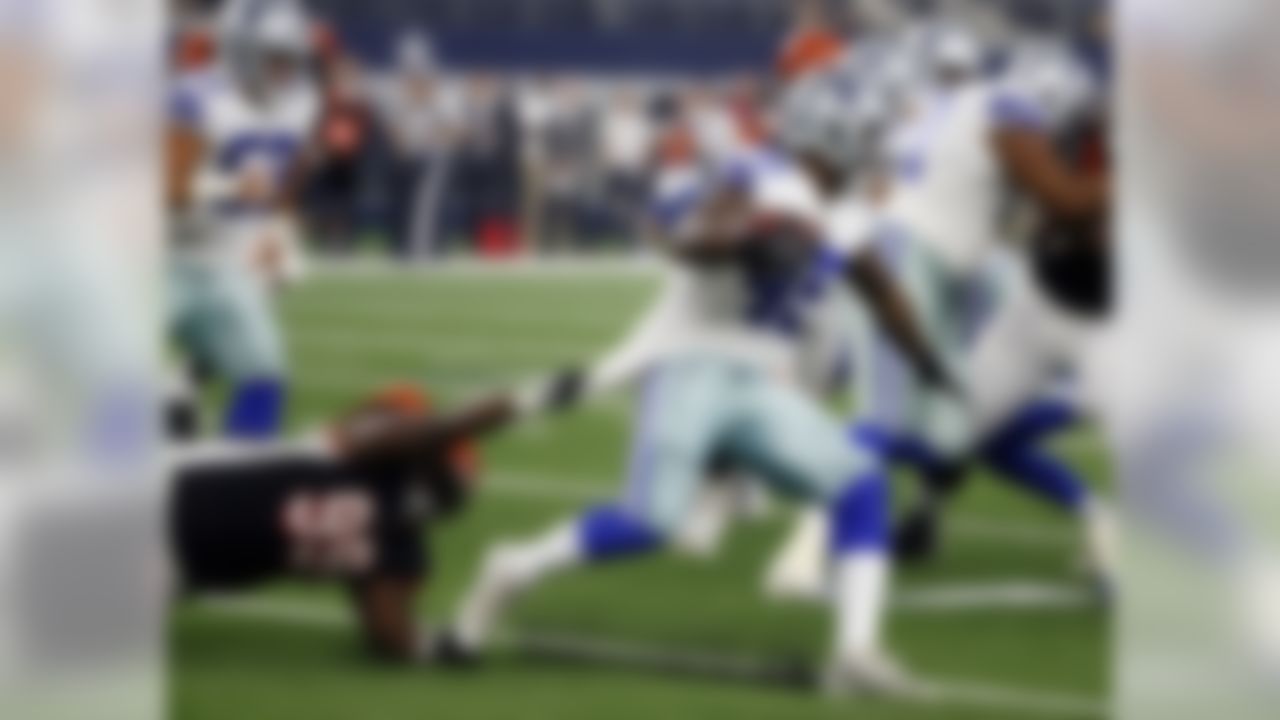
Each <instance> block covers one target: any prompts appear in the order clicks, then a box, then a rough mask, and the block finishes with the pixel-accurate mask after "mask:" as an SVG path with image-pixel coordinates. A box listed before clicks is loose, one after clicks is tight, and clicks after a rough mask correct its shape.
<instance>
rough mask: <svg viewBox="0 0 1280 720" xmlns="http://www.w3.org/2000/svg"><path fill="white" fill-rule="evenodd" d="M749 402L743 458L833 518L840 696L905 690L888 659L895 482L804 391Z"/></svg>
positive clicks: (767, 387)
mask: <svg viewBox="0 0 1280 720" xmlns="http://www.w3.org/2000/svg"><path fill="white" fill-rule="evenodd" d="M741 397H742V401H743V402H744V403H745V404H746V405H747V410H746V412H747V414H748V420H749V422H747V423H745V424H743V425H741V426H740V427H739V428H738V429H737V430H736V432H735V433H734V436H733V439H732V443H733V447H735V449H736V450H737V452H738V454H739V456H740V457H743V458H744V459H745V460H746V461H747V462H750V463H751V464H752V466H753V467H755V468H756V469H758V470H759V472H761V474H762V476H763V477H766V478H768V479H769V480H770V481H771V482H773V483H775V484H776V485H777V486H778V487H779V489H780V490H782V491H783V492H784V493H788V494H791V495H793V496H798V497H801V498H805V499H808V500H809V501H810V502H813V503H816V504H820V505H822V506H825V507H826V509H827V513H828V514H829V518H830V519H829V523H830V534H829V537H828V544H827V548H828V552H829V555H828V562H829V563H830V575H829V577H830V585H831V595H832V601H833V605H834V607H833V610H834V613H835V618H836V632H835V637H834V643H833V645H834V647H833V652H832V658H833V664H832V680H833V682H834V683H835V685H836V686H837V687H838V688H840V689H858V690H880V691H896V690H901V689H903V688H904V686H905V685H906V681H905V678H904V676H903V675H902V674H901V673H900V672H899V671H898V670H897V669H896V668H895V667H894V666H893V663H892V662H889V661H888V660H887V658H886V655H885V653H884V652H883V649H882V640H883V638H882V630H883V626H884V622H885V617H886V614H887V611H888V596H889V585H890V575H891V565H890V557H889V522H888V520H889V502H888V501H889V497H888V479H887V477H886V476H885V474H884V472H883V470H882V468H881V467H880V466H879V464H878V463H877V462H876V461H875V459H874V458H873V457H872V456H871V455H870V454H869V453H866V452H864V451H863V450H862V449H861V448H860V447H859V446H857V445H855V444H854V443H852V442H850V441H849V440H848V438H847V437H846V435H845V433H844V432H843V430H842V428H841V427H840V423H839V422H837V421H836V420H835V418H833V417H831V416H830V415H829V414H827V413H826V412H825V411H824V410H823V409H822V408H821V407H820V406H818V404H817V403H816V402H814V401H813V400H811V399H810V398H809V397H807V396H805V395H803V394H802V393H801V392H800V391H799V390H798V389H796V388H794V387H790V386H784V385H781V384H779V383H775V382H770V381H767V380H765V379H763V378H759V379H758V380H757V382H755V383H753V384H752V385H751V386H749V387H748V388H745V389H744V391H743V392H742V393H741Z"/></svg>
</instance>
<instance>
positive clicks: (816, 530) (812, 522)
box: [764, 510, 831, 603]
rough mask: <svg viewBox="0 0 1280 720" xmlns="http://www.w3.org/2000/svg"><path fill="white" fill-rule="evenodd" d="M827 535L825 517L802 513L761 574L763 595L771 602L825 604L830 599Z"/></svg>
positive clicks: (808, 512)
mask: <svg viewBox="0 0 1280 720" xmlns="http://www.w3.org/2000/svg"><path fill="white" fill-rule="evenodd" d="M827 535H828V529H827V520H826V516H825V515H823V514H822V513H819V512H813V511H808V510H806V511H802V512H801V514H800V515H799V516H798V517H797V518H796V521H795V524H794V526H793V527H792V530H791V534H790V535H789V536H788V537H787V539H786V541H785V543H784V544H783V546H782V549H781V550H780V551H779V552H778V554H777V555H776V556H775V557H774V559H773V561H772V562H771V563H770V564H769V569H768V572H766V573H765V576H764V593H765V596H766V597H769V598H772V599H774V600H794V601H799V602H813V603H825V602H827V601H828V600H829V599H830V597H831V590H830V585H829V571H830V566H829V565H828V557H827Z"/></svg>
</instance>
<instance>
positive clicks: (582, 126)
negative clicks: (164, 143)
mask: <svg viewBox="0 0 1280 720" xmlns="http://www.w3.org/2000/svg"><path fill="white" fill-rule="evenodd" d="M798 22H799V23H800V24H801V25H804V24H805V23H810V24H815V26H816V19H815V18H814V17H811V16H808V15H806V13H798ZM201 28H202V26H201V24H200V23H199V22H197V21H193V22H190V23H186V24H185V25H184V26H182V30H181V31H180V34H179V37H178V38H176V41H175V44H174V46H175V56H176V64H177V66H178V70H179V72H188V71H195V70H198V69H199V68H201V67H202V66H204V65H207V64H208V63H210V62H213V57H214V54H215V53H214V50H213V49H212V47H211V42H210V41H208V40H207V39H206V37H207V36H206V34H205V33H203V32H201ZM317 28H318V29H317V31H316V38H315V44H316V48H317V52H316V57H317V77H318V81H319V89H318V92H319V93H320V94H321V96H322V98H323V103H322V104H323V108H324V110H323V115H322V120H321V122H320V125H319V127H318V129H317V135H316V139H315V153H316V158H315V162H314V163H313V164H312V172H311V173H310V176H309V177H308V179H307V182H306V187H305V189H304V191H303V193H302V197H301V210H302V216H303V219H304V222H305V224H306V225H307V228H306V229H307V235H308V237H309V238H311V240H312V243H313V247H314V248H315V249H317V250H319V251H322V252H326V253H331V254H344V253H352V252H357V251H360V250H362V249H365V248H368V247H371V246H372V247H381V248H385V249H387V250H389V251H391V252H394V253H396V254H398V255H400V256H403V257H415V258H426V257H433V256H439V255H443V254H448V253H455V252H460V251H465V252H478V253H480V254H483V255H487V256H503V255H509V254H517V253H521V252H537V253H542V254H551V253H559V252H584V251H597V250H600V251H619V250H621V251H626V250H629V249H633V248H637V247H638V246H639V245H640V238H641V237H642V235H643V217H644V210H645V207H646V204H647V202H646V199H647V197H648V196H649V193H650V186H651V184H652V183H653V182H655V179H656V178H657V177H658V176H659V175H661V174H663V173H668V172H679V171H680V168H681V167H682V166H685V165H690V164H693V163H698V162H702V161H704V160H706V159H707V158H709V157H711V158H714V157H717V156H722V155H726V154H729V153H732V152H735V151H738V150H741V149H742V148H744V147H749V146H750V145H752V144H755V143H759V142H762V141H763V139H764V137H765V135H766V130H765V127H766V119H765V117H764V115H765V112H764V107H765V104H766V101H765V98H766V95H767V94H768V92H769V88H768V87H767V83H768V82H769V79H768V73H766V72H752V73H747V72H739V73H720V74H711V75H700V76H699V75H692V76H669V75H668V76H657V75H654V76H645V75H637V74H630V75H624V76H612V77H608V76H600V75H589V74H584V73H581V72H579V73H570V72H551V71H548V72H541V73H540V72H525V73H521V74H515V73H501V72H496V71H486V70H474V69H472V70H460V69H457V68H451V67H449V66H447V65H446V64H444V63H442V62H441V59H440V58H439V56H438V53H437V52H436V50H435V48H434V46H433V43H432V39H431V37H430V35H429V34H428V33H427V32H424V31H422V30H418V29H406V30H403V31H402V32H400V33H399V35H398V36H397V37H396V39H395V41H394V47H393V49H392V50H393V51H392V52H391V53H390V61H389V62H382V63H379V64H377V65H375V64H373V63H370V62H366V61H365V60H363V59H361V58H360V57H359V55H358V54H357V53H355V52H351V51H350V50H348V49H347V48H345V47H344V46H343V42H342V41H341V40H340V39H339V37H338V33H337V32H335V31H333V30H332V29H331V28H327V27H325V26H323V25H322V24H317ZM818 40H819V42H817V43H816V44H813V45H809V44H803V45H802V46H801V47H800V52H799V54H798V55H797V53H795V52H790V53H788V52H784V53H783V55H782V57H781V59H780V61H779V62H780V63H781V64H782V65H783V69H784V70H785V69H786V66H787V65H789V64H793V63H797V62H803V61H804V60H805V57H804V56H805V54H806V53H808V52H811V51H813V50H815V49H816V50H817V51H819V52H821V51H824V50H827V49H830V50H833V51H834V48H827V46H826V45H824V43H823V42H822V41H823V38H821V37H819V38H818Z"/></svg>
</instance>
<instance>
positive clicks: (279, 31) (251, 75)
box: [167, 0, 318, 438]
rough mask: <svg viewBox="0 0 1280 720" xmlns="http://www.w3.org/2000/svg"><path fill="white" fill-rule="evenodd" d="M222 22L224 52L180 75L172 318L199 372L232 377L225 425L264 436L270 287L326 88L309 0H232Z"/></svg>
mask: <svg viewBox="0 0 1280 720" xmlns="http://www.w3.org/2000/svg"><path fill="white" fill-rule="evenodd" d="M218 22H219V25H218V58H219V60H218V63H217V64H216V66H215V67H213V68H211V69H209V70H207V71H202V72H200V73H197V74H195V75H187V76H183V77H180V78H178V79H177V81H176V87H175V89H174V91H173V95H172V100H171V107H170V120H169V131H168V172H167V185H168V206H169V210H170V212H171V213H172V216H173V218H174V226H175V234H176V238H175V241H174V242H175V246H174V248H173V252H172V257H173V262H172V270H171V273H172V278H171V292H172V309H171V312H172V317H171V327H172V332H173V334H174V337H175V339H176V341H177V343H178V345H179V346H180V348H181V349H182V350H183V351H184V352H185V354H186V355H187V359H188V360H189V362H190V363H191V365H192V367H193V368H195V369H196V370H197V372H198V374H201V375H213V376H215V377H216V378H217V379H219V380H222V381H225V382H227V383H228V384H229V385H230V388H231V392H230V404H229V407H228V408H227V410H226V414H225V419H224V423H223V424H224V429H225V431H226V433H227V434H229V435H232V436H236V437H242V438H263V437H269V436H271V435H272V434H274V433H275V432H277V430H278V429H279V426H280V423H281V418H282V416H283V410H284V405H285V374H286V361H285V351H284V344H283V341H282V339H281V334H280V329H279V327H278V324H277V321H276V319H275V317H274V311H273V307H272V297H271V295H272V289H273V285H274V284H275V283H276V282H278V281H279V280H281V279H282V278H283V277H284V276H285V274H286V273H287V271H288V269H289V267H291V263H292V262H293V261H292V260H291V259H290V258H292V257H293V256H294V252H293V250H292V249H291V248H292V245H291V242H290V238H291V235H292V230H291V213H292V210H291V206H292V202H293V196H294V190H295V187H296V184H297V183H296V179H297V178H298V176H299V174H300V171H301V168H302V167H303V164H304V160H305V154H306V151H307V147H308V144H309V141H310V139H311V133H312V129H313V126H314V125H315V122H316V117H317V113H318V98H317V95H316V91H315V88H314V87H313V84H312V82H311V80H310V77H309V72H308V53H309V48H310V31H309V25H308V21H307V16H306V15H305V13H304V12H303V10H302V7H301V5H299V4H298V3H297V2H295V1H294V0H280V1H278V2H267V1H265V0H234V1H233V2H230V3H228V4H227V5H226V6H225V8H224V11H223V12H222V14H221V15H220V17H219V21H218Z"/></svg>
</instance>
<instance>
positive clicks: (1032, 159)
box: [993, 127, 1111, 220]
mask: <svg viewBox="0 0 1280 720" xmlns="http://www.w3.org/2000/svg"><path fill="white" fill-rule="evenodd" d="M993 142H994V144H995V148H996V155H997V157H999V159H1000V164H1001V165H1002V166H1003V168H1004V171H1005V173H1006V174H1007V175H1008V176H1009V178H1010V179H1011V180H1012V181H1013V182H1014V184H1015V185H1017V186H1018V187H1019V188H1021V189H1022V190H1023V191H1024V192H1026V193H1027V194H1028V195H1030V197H1031V199H1032V200H1033V201H1034V202H1035V203H1036V205H1037V206H1038V207H1039V208H1040V209H1041V210H1043V211H1044V212H1045V213H1047V214H1049V215H1051V216H1053V217H1055V218H1059V219H1063V220H1084V219H1092V218H1096V217H1099V216H1101V215H1103V214H1105V213H1106V212H1107V209H1108V207H1109V204H1110V198H1111V185H1110V182H1109V180H1108V177H1107V176H1106V174H1105V173H1104V174H1100V175H1096V176H1094V175H1085V174H1082V173H1079V172H1077V171H1075V170H1073V169H1072V168H1070V167H1068V166H1067V164H1066V163H1065V162H1063V159H1062V157H1061V154H1060V153H1059V152H1058V151H1057V149H1056V148H1055V147H1054V146H1053V144H1052V143H1051V142H1050V140H1049V138H1048V137H1047V136H1046V135H1045V134H1044V133H1042V132H1039V131H1037V130H1035V129H1032V128H1022V127H1010V128H1002V129H1000V130H999V131H997V132H996V134H995V136H994V140H993Z"/></svg>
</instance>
